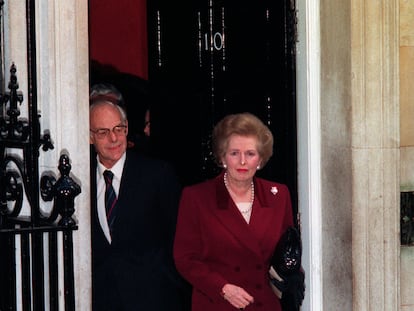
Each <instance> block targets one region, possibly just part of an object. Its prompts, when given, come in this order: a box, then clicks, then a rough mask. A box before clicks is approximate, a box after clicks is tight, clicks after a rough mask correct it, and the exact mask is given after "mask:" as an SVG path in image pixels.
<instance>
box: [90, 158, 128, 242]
mask: <svg viewBox="0 0 414 311" xmlns="http://www.w3.org/2000/svg"><path fill="white" fill-rule="evenodd" d="M125 158H126V153H124V154H123V155H122V157H121V158H120V159H119V161H118V162H116V164H115V165H114V166H112V167H111V168H107V167H105V166H103V165H102V163H101V162H99V156H97V162H98V165H97V168H96V195H97V202H96V206H97V209H98V218H99V223H100V224H101V227H102V231H103V232H104V234H105V236H106V239H107V240H108V242H109V243H111V242H112V239H111V234H110V231H109V225H108V221H107V219H106V210H105V179H104V176H103V172H104V171H105V170H110V171H111V172H112V173H113V174H114V178H113V179H112V186H113V187H114V190H115V194H116V197H118V194H119V186H120V184H121V176H122V170H123V169H124V164H125Z"/></svg>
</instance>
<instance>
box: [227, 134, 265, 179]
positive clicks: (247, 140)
mask: <svg viewBox="0 0 414 311" xmlns="http://www.w3.org/2000/svg"><path fill="white" fill-rule="evenodd" d="M257 143H258V142H257V138H256V137H255V136H240V135H232V136H230V138H229V142H228V148H227V151H226V153H225V155H224V158H223V164H225V165H226V166H227V174H228V175H229V176H230V177H231V178H232V179H233V180H236V181H240V182H242V181H249V182H250V181H251V179H252V178H253V176H254V175H255V174H256V171H257V166H258V165H260V162H261V157H260V155H259V152H258V150H257Z"/></svg>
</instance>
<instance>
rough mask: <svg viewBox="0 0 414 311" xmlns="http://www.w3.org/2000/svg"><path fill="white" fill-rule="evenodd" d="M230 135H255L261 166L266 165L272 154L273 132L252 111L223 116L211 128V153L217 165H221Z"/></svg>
mask: <svg viewBox="0 0 414 311" xmlns="http://www.w3.org/2000/svg"><path fill="white" fill-rule="evenodd" d="M232 135H240V136H254V137H256V138H257V151H258V152H259V155H260V157H261V159H262V161H261V163H260V164H261V168H263V167H264V166H265V165H266V163H267V162H268V161H269V159H270V157H271V156H272V154H273V134H272V132H271V131H270V129H269V128H268V127H267V126H266V125H265V124H264V123H263V122H262V121H261V120H260V119H259V118H258V117H256V116H255V115H253V114H252V113H249V112H243V113H237V114H230V115H227V116H225V117H224V118H223V119H221V120H220V121H219V122H218V123H217V124H216V126H215V127H214V129H213V135H212V148H213V155H214V158H215V160H216V163H217V164H218V165H219V166H223V163H222V159H223V157H224V155H225V154H226V151H227V148H228V145H229V138H230V136H232Z"/></svg>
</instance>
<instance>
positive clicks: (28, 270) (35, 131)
mask: <svg viewBox="0 0 414 311" xmlns="http://www.w3.org/2000/svg"><path fill="white" fill-rule="evenodd" d="M2 4H3V1H1V2H0V8H1V6H2ZM34 4H35V1H34V0H27V1H26V8H27V9H26V14H27V15H26V21H27V23H26V31H27V65H28V77H27V82H28V83H27V85H28V118H24V117H21V116H20V109H19V105H22V104H23V102H24V97H23V93H22V92H21V91H20V90H19V84H18V79H17V67H16V65H15V64H12V66H11V68H10V81H9V83H8V90H9V91H7V92H3V93H0V249H1V253H0V269H1V272H0V292H1V294H0V310H1V311H5V310H39V311H40V310H42V311H43V310H75V294H74V292H75V291H74V263H73V231H74V230H77V224H76V222H75V220H74V219H73V218H72V215H73V213H74V211H75V209H74V200H75V197H76V196H77V195H78V194H79V193H80V192H81V189H80V187H79V185H78V184H77V183H76V182H75V181H74V180H73V179H72V178H71V177H70V171H71V165H70V160H69V157H68V155H67V154H62V155H61V156H60V159H59V165H58V169H59V172H60V176H59V178H57V176H54V174H51V173H48V174H42V176H41V177H40V174H39V154H40V152H39V151H40V148H41V149H42V150H43V151H44V152H46V151H49V150H52V149H53V148H54V146H53V143H52V140H51V136H50V133H49V132H48V131H44V133H43V134H41V132H40V122H39V118H40V115H39V114H38V108H37V83H36V76H37V75H36V36H35V34H36V33H35V11H34V8H35V6H34ZM0 16H2V15H0ZM0 24H1V21H0ZM0 43H1V45H3V44H5V43H4V42H3V41H1V42H0ZM2 47H3V46H2ZM1 50H3V49H1ZM0 61H1V62H2V64H4V59H3V54H2V59H1V60H0ZM1 74H2V75H3V72H2V73H1ZM0 81H1V82H3V81H5V79H4V76H2V77H1V79H0ZM4 89H5V87H4V86H3V85H2V86H1V88H0V92H2V90H4ZM40 199H43V201H45V202H47V201H50V202H51V203H50V204H49V205H51V207H50V208H49V210H48V211H45V210H46V208H44V206H46V205H47V203H44V204H43V207H42V206H41V204H40ZM61 280H62V281H61ZM62 290H63V291H62ZM60 292H63V293H64V294H63V295H60V294H59V293H60Z"/></svg>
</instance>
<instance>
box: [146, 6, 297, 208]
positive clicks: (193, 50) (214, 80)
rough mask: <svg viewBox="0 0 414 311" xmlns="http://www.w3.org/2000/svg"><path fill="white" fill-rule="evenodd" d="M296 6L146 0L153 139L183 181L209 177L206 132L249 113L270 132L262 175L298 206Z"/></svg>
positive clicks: (210, 167)
mask: <svg viewBox="0 0 414 311" xmlns="http://www.w3.org/2000/svg"><path fill="white" fill-rule="evenodd" d="M295 29H296V25H295V6H294V3H291V2H290V1H256V2H252V1H244V0H239V1H224V0H221V1H212V0H198V1H195V0H191V1H185V2H184V3H183V2H180V3H179V4H178V3H177V2H174V1H170V0H152V1H148V31H149V34H148V38H149V85H150V90H151V91H150V94H151V140H152V142H153V148H154V151H155V154H156V155H157V156H159V157H161V158H165V159H168V160H169V161H171V162H173V164H174V165H175V166H176V167H177V170H178V172H179V175H180V177H181V179H182V181H183V184H191V183H194V182H198V181H201V180H204V179H206V178H209V177H212V176H214V175H215V174H217V172H218V170H217V168H216V166H215V165H214V163H213V160H212V157H211V153H210V133H211V130H212V127H213V126H214V124H215V123H216V122H217V121H218V120H219V119H221V118H222V117H223V116H224V115H226V114H228V113H234V112H242V111H249V112H252V113H255V114H256V115H257V116H259V117H260V118H261V119H262V120H263V121H264V122H265V123H267V124H268V125H269V127H270V129H271V130H272V132H273V134H274V137H275V146H274V155H273V157H272V158H271V160H270V161H269V163H268V164H267V166H266V167H265V168H264V169H263V170H262V171H260V172H259V175H260V176H262V177H265V178H269V179H272V180H275V181H279V182H283V183H286V184H288V186H289V188H290V190H291V192H292V200H293V203H294V206H296V204H295V202H296V196H297V195H296V192H297V181H296V179H297V164H296V159H297V156H296V141H297V140H296V103H295V53H294V50H295V34H296V31H295Z"/></svg>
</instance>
